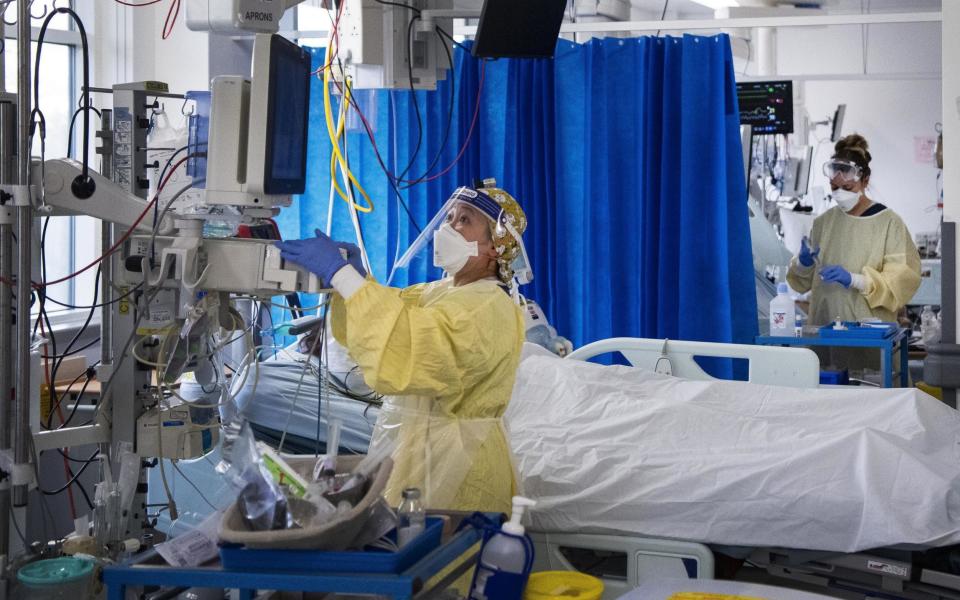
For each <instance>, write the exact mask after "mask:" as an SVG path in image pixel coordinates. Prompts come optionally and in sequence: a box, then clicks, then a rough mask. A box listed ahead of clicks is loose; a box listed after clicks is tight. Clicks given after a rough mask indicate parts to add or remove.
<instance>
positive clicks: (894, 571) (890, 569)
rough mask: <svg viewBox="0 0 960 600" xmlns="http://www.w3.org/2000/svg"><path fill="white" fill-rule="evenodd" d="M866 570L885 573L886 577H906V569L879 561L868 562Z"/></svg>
mask: <svg viewBox="0 0 960 600" xmlns="http://www.w3.org/2000/svg"><path fill="white" fill-rule="evenodd" d="M867 569H869V570H871V571H876V572H877V573H885V574H887V575H896V576H897V577H907V575H909V573H907V569H906V567H901V566H899V565H892V564H890V563H885V562H880V561H879V560H868V561H867Z"/></svg>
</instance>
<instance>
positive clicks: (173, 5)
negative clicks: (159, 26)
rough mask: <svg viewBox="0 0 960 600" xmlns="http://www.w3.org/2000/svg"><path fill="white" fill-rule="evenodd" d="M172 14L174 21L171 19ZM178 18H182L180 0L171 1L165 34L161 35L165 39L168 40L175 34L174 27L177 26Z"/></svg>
mask: <svg viewBox="0 0 960 600" xmlns="http://www.w3.org/2000/svg"><path fill="white" fill-rule="evenodd" d="M174 9H176V10H174ZM171 14H172V15H173V20H171V19H170V15H171ZM178 16H180V0H171V2H170V9H169V10H168V11H167V18H166V19H164V21H163V32H162V34H161V37H162V38H163V39H167V38H169V37H170V36H171V35H172V34H173V26H174V25H176V24H177V17H178Z"/></svg>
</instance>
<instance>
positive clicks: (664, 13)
mask: <svg viewBox="0 0 960 600" xmlns="http://www.w3.org/2000/svg"><path fill="white" fill-rule="evenodd" d="M668 6H670V0H663V10H662V11H660V20H661V21H663V20H664V19H666V18H667V7H668ZM661 31H662V30H661V29H658V30H657V36H656V37H660V32H661Z"/></svg>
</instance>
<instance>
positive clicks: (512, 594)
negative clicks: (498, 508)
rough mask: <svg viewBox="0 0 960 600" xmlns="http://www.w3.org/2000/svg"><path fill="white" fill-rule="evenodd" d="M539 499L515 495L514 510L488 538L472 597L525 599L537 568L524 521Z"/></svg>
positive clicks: (473, 599)
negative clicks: (534, 564)
mask: <svg viewBox="0 0 960 600" xmlns="http://www.w3.org/2000/svg"><path fill="white" fill-rule="evenodd" d="M536 504H537V503H536V502H534V501H533V500H530V499H528V498H524V497H522V496H514V497H513V514H512V515H511V517H510V521H508V522H507V523H504V524H503V526H502V527H501V528H500V531H499V532H497V533H495V534H494V535H493V536H491V537H489V538H487V539H486V540H485V541H484V543H483V548H482V549H481V551H480V560H479V561H478V562H477V570H476V572H475V573H474V575H473V584H472V585H471V587H470V600H521V598H523V590H524V588H525V587H526V585H527V578H528V577H529V576H530V571H531V570H532V569H533V542H531V541H530V538H529V537H527V536H526V534H525V530H524V527H523V525H521V524H520V521H521V519H522V518H523V513H524V510H526V509H527V508H531V507H533V506H536Z"/></svg>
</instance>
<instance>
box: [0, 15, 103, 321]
mask: <svg viewBox="0 0 960 600" xmlns="http://www.w3.org/2000/svg"><path fill="white" fill-rule="evenodd" d="M54 3H55V0H35V1H34V2H33V6H32V7H31V11H32V14H33V15H35V17H39V18H35V20H34V23H33V38H34V43H33V44H32V50H31V52H32V59H33V60H34V61H35V60H36V52H37V44H36V39H37V37H38V36H39V33H40V27H41V25H42V24H43V17H40V16H41V15H45V14H47V13H48V11H50V10H52V9H53V5H54ZM73 4H75V3H73V2H70V3H66V2H64V1H63V0H59V2H58V5H59V6H64V5H67V6H72V5H73ZM81 4H86V3H81ZM15 9H16V7H15V6H13V7H12V8H10V10H8V12H7V14H6V15H5V18H6V19H7V20H8V21H11V22H12V21H13V20H14V19H15V18H16V14H15ZM75 10H78V11H79V12H80V17H81V18H82V19H83V20H84V26H85V27H86V29H87V32H88V36H89V32H90V31H92V25H93V24H92V20H91V16H92V10H91V9H90V8H89V7H86V6H84V7H78V8H75ZM5 33H6V36H5V44H4V49H3V55H4V73H5V79H6V81H5V85H6V89H7V91H11V92H15V91H16V90H17V71H18V63H17V43H16V39H14V38H13V37H12V36H13V35H14V33H15V30H14V28H13V27H6V29H5ZM88 41H89V38H88ZM91 58H92V57H91ZM81 60H82V53H81V51H80V34H79V33H78V32H77V31H76V29H75V26H74V23H73V20H72V19H70V18H69V17H68V16H67V15H63V14H58V15H57V16H55V17H54V18H53V19H52V20H51V21H50V25H49V26H48V28H47V32H46V35H45V37H44V43H43V50H42V55H41V61H40V71H39V81H40V102H39V108H40V110H41V111H42V112H43V116H44V120H45V122H46V143H45V147H44V148H43V149H41V145H40V139H39V135H37V136H36V139H35V140H34V145H33V148H32V152H33V155H34V156H35V157H39V156H40V154H41V150H43V155H44V157H45V158H46V159H48V160H49V159H51V158H61V157H64V156H67V150H68V148H69V149H70V150H71V155H72V157H73V158H78V157H79V156H80V155H81V149H80V148H79V147H78V144H80V143H82V133H83V121H82V118H80V117H78V118H77V120H76V124H75V126H74V130H73V131H72V132H71V128H70V121H71V117H72V116H73V113H74V111H75V110H76V107H77V106H78V105H79V104H78V100H79V97H80V85H82V81H81V73H82V63H81V62H80V61H81ZM91 66H92V65H91ZM33 73H34V65H31V67H30V77H31V79H32V78H33ZM81 116H82V115H81ZM97 126H98V120H97V119H96V114H91V120H90V131H91V134H90V135H91V138H92V137H93V131H95V130H96V128H97ZM71 133H72V135H73V142H72V143H70V140H69V136H70V135H71ZM96 156H97V155H96V154H95V153H94V152H93V151H92V148H91V151H90V157H91V158H90V160H91V166H92V167H94V168H95V167H96V166H97V162H96V161H95V160H94V159H95V157H96ZM44 221H45V219H41V220H40V226H41V229H42V227H43V225H44ZM98 224H99V221H97V220H95V219H92V218H90V217H51V218H50V219H49V223H47V224H46V236H45V240H46V243H45V250H46V279H47V280H53V279H59V278H61V277H63V276H65V275H69V274H70V273H73V272H74V271H75V270H76V269H78V268H81V267H83V266H85V265H87V264H89V263H90V262H92V261H93V260H94V259H96V258H97V256H99V253H100V247H99V245H100V244H99V240H100V235H99V231H100V228H99V226H98ZM91 241H93V243H91ZM95 278H96V272H95V270H94V269H91V270H90V271H88V272H86V273H84V274H83V275H80V276H79V277H76V278H74V279H71V280H69V281H65V282H63V283H60V284H57V285H54V286H51V287H50V288H48V289H47V295H48V298H51V299H53V300H57V301H59V302H61V303H63V304H67V305H79V306H84V305H89V304H91V303H92V300H93V292H94V281H95ZM37 308H38V307H35V308H34V310H37ZM47 311H48V313H49V314H50V315H54V314H59V315H60V318H58V319H54V320H56V321H60V320H62V319H66V320H70V319H69V313H71V312H74V313H80V314H77V315H76V316H77V317H79V318H82V316H83V314H84V313H86V311H85V310H84V311H71V310H69V309H68V308H66V307H64V306H61V305H58V304H56V303H55V302H48V304H47Z"/></svg>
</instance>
